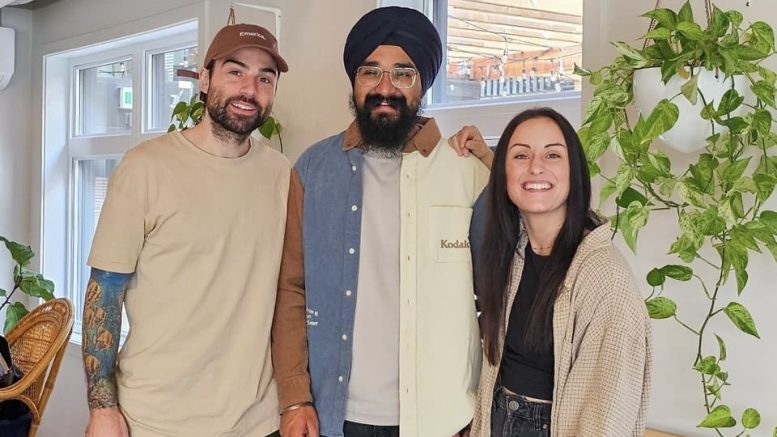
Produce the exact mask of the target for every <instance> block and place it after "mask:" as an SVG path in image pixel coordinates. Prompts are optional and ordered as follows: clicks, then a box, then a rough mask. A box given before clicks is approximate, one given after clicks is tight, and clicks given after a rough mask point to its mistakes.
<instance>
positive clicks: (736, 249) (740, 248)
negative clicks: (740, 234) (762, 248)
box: [726, 240, 749, 294]
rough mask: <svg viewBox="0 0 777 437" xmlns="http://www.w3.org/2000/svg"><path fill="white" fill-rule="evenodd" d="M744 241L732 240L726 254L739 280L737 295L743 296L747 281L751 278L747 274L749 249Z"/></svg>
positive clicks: (727, 245)
mask: <svg viewBox="0 0 777 437" xmlns="http://www.w3.org/2000/svg"><path fill="white" fill-rule="evenodd" d="M744 243H745V242H744V241H742V240H732V241H730V242H729V243H728V244H726V254H727V255H728V261H729V262H730V263H731V266H732V267H733V268H734V275H735V276H736V279H737V293H739V294H742V290H744V289H745V285H747V279H748V277H749V275H748V273H747V261H748V255H747V248H746V247H745V246H744Z"/></svg>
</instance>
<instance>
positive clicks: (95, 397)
mask: <svg viewBox="0 0 777 437" xmlns="http://www.w3.org/2000/svg"><path fill="white" fill-rule="evenodd" d="M131 278H132V273H113V272H105V271H102V270H98V269H92V274H91V277H90V278H89V284H88V285H87V287H86V299H85V303H84V316H83V326H82V329H81V331H82V333H83V339H82V342H83V346H82V350H83V356H84V369H85V371H86V384H87V398H88V399H89V409H95V408H110V407H115V406H117V405H118V396H117V393H116V370H115V368H116V354H117V352H118V350H119V337H120V335H121V309H122V305H123V304H124V294H125V292H126V291H127V286H128V285H129V281H130V279H131Z"/></svg>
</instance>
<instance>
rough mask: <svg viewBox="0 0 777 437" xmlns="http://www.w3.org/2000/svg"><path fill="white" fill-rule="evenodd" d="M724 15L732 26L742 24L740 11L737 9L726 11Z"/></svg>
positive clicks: (742, 18)
mask: <svg viewBox="0 0 777 437" xmlns="http://www.w3.org/2000/svg"><path fill="white" fill-rule="evenodd" d="M726 16H727V17H728V19H729V20H730V21H731V24H733V25H734V27H739V25H740V24H742V20H744V17H743V16H742V13H741V12H739V11H734V10H731V11H726Z"/></svg>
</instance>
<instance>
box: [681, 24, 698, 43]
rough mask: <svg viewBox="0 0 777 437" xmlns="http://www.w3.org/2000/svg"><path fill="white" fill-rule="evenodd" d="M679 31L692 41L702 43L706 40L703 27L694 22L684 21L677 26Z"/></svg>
mask: <svg viewBox="0 0 777 437" xmlns="http://www.w3.org/2000/svg"><path fill="white" fill-rule="evenodd" d="M677 31H678V32H680V33H682V34H683V35H684V36H685V37H686V38H688V39H690V40H692V41H701V40H702V39H704V31H703V30H701V27H700V26H699V25H698V24H696V23H692V22H687V21H683V22H681V23H678V24H677Z"/></svg>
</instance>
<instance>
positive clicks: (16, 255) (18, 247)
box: [0, 236, 35, 267]
mask: <svg viewBox="0 0 777 437" xmlns="http://www.w3.org/2000/svg"><path fill="white" fill-rule="evenodd" d="M0 241H2V242H3V243H5V247H6V248H7V249H8V251H9V252H11V258H12V259H13V260H14V261H15V262H16V264H19V265H21V266H22V267H26V266H27V265H28V264H29V263H30V260H31V259H32V257H34V256H35V253H34V252H33V251H32V248H31V247H30V246H25V245H23V244H19V243H17V242H15V241H11V240H9V239H7V238H5V237H3V236H0Z"/></svg>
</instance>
